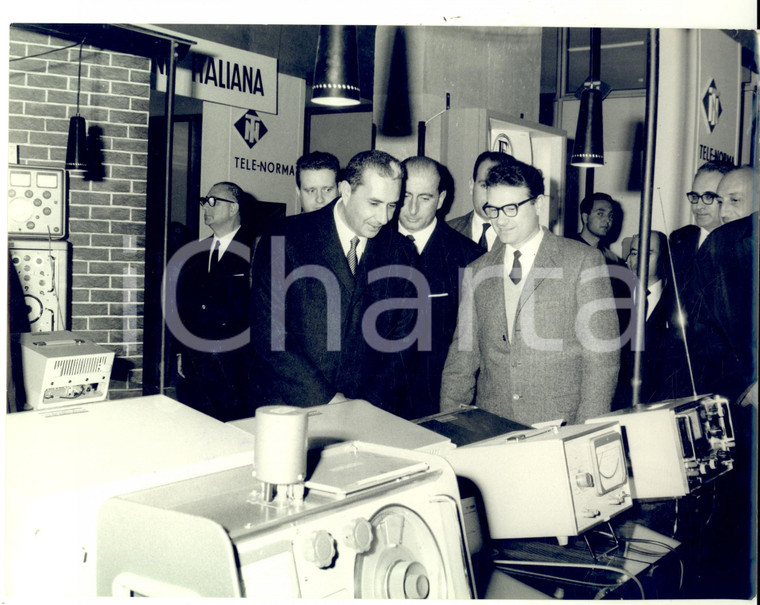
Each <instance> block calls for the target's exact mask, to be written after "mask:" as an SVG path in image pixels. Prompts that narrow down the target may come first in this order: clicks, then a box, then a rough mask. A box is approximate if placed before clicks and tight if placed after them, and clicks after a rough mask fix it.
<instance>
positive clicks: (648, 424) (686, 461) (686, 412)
mask: <svg viewBox="0 0 760 605" xmlns="http://www.w3.org/2000/svg"><path fill="white" fill-rule="evenodd" d="M610 421H616V422H619V423H620V425H621V427H622V430H623V437H624V442H625V445H626V451H627V454H628V459H629V462H630V465H631V470H630V475H631V494H632V496H633V497H634V498H636V499H652V498H677V497H680V496H685V495H686V494H688V493H690V492H692V491H693V490H695V489H697V488H699V487H701V486H702V485H705V484H707V483H710V482H712V481H713V480H714V479H715V478H716V477H719V476H720V475H723V474H724V473H727V472H728V471H729V470H731V469H732V468H733V453H732V450H733V448H734V445H735V441H734V429H733V423H732V421H731V412H730V409H729V404H728V400H727V399H725V398H724V397H720V396H716V395H708V396H704V395H703V396H699V397H684V398H681V399H668V400H666V401H660V402H657V403H651V404H645V405H639V406H636V407H634V408H626V409H623V410H618V411H616V412H612V413H610V414H605V415H604V416H599V417H597V418H591V419H589V420H587V421H586V422H587V423H607V422H610Z"/></svg>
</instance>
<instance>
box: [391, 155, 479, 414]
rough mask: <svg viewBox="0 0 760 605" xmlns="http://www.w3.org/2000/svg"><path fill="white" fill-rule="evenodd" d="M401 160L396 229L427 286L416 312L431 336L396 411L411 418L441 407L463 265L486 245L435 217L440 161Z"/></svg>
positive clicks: (440, 198)
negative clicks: (424, 301)
mask: <svg viewBox="0 0 760 605" xmlns="http://www.w3.org/2000/svg"><path fill="white" fill-rule="evenodd" d="M403 164H404V166H405V168H406V183H405V193H404V205H403V206H402V207H401V211H400V212H399V221H398V222H399V225H398V230H399V232H400V233H401V234H402V235H406V236H407V238H409V239H411V240H412V241H413V242H414V245H415V247H416V248H417V252H418V253H419V255H420V267H419V268H420V271H421V272H422V275H423V276H424V277H425V279H426V280H427V284H428V286H429V287H430V293H429V295H428V301H429V304H430V306H429V307H425V312H423V313H421V316H420V322H421V324H422V325H423V326H424V328H423V329H424V330H426V331H428V333H429V335H430V341H429V344H426V345H425V346H423V345H422V344H421V343H419V342H418V351H417V362H416V373H415V375H414V378H413V379H412V380H411V381H410V383H409V388H408V391H407V394H406V398H405V401H404V404H403V406H402V408H401V409H400V410H399V415H400V416H402V417H404V418H408V419H413V418H420V417H422V416H427V415H429V414H435V413H437V412H438V411H440V393H441V374H442V373H443V364H444V363H445V362H446V354H447V353H448V350H449V345H450V344H451V339H452V337H453V335H454V330H455V329H456V323H457V308H458V306H459V291H460V290H459V289H460V285H461V275H460V274H461V272H462V271H461V270H462V269H464V268H465V267H466V266H467V265H469V264H470V263H471V262H472V261H474V260H475V259H476V258H478V257H479V256H480V255H482V254H483V253H484V252H485V250H484V249H483V248H482V247H480V246H479V245H478V244H476V243H475V242H473V241H472V240H470V238H468V237H465V236H464V235H462V234H461V233H458V232H457V231H455V230H454V229H453V228H451V227H450V226H449V225H447V224H446V223H445V222H444V221H441V220H438V218H437V217H436V213H437V212H438V211H439V210H440V209H441V206H442V205H443V203H444V201H445V199H446V195H447V193H448V192H447V191H446V190H445V189H444V188H443V187H444V185H443V179H442V176H443V170H444V168H443V166H441V165H440V164H439V163H438V162H436V161H435V160H432V159H430V158H427V157H422V156H417V157H411V158H407V159H406V160H404V162H403Z"/></svg>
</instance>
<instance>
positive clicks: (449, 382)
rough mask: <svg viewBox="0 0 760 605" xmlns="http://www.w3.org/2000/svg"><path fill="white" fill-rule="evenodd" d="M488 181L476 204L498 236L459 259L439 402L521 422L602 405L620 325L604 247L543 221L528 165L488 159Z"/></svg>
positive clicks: (578, 416)
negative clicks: (457, 300) (462, 269)
mask: <svg viewBox="0 0 760 605" xmlns="http://www.w3.org/2000/svg"><path fill="white" fill-rule="evenodd" d="M487 188H488V192H487V202H486V204H485V205H484V207H483V208H484V212H485V213H486V215H487V216H488V217H489V219H490V221H491V224H492V225H493V228H494V230H495V231H496V233H497V235H498V237H499V240H500V241H501V242H503V243H504V246H503V247H498V248H494V249H492V250H491V251H490V252H488V253H487V254H485V255H483V256H481V257H480V258H479V259H477V260H476V261H474V262H473V263H472V264H471V265H469V266H468V268H467V270H468V271H469V275H467V276H466V277H465V280H466V281H465V286H464V294H463V299H462V303H461V305H460V308H459V316H458V324H457V333H456V335H455V337H454V340H453V342H452V344H451V347H450V348H449V354H448V357H447V359H446V365H445V368H444V372H443V382H442V387H441V409H442V410H444V411H446V410H453V409H457V408H458V407H460V406H462V405H468V404H471V403H475V404H476V405H477V406H478V407H482V408H483V409H485V410H487V411H490V412H493V413H495V414H498V415H500V416H503V417H505V418H508V419H510V420H513V421H515V422H519V423H522V424H527V425H532V424H535V423H539V422H548V421H553V420H559V419H563V420H565V421H566V422H567V423H568V424H577V423H582V422H583V421H584V420H585V419H586V418H590V417H593V416H595V415H599V414H603V413H605V412H608V411H609V410H610V405H611V401H612V396H613V393H614V390H615V383H616V380H617V375H618V368H619V330H618V320H617V315H616V312H615V305H614V300H613V299H612V289H611V286H610V279H609V270H608V268H607V265H606V263H605V261H604V257H603V256H602V254H601V253H600V252H599V251H598V250H596V249H594V248H591V247H589V246H586V245H582V244H580V243H579V242H575V241H572V240H567V239H564V238H560V237H557V236H555V235H554V234H553V233H551V232H550V231H548V230H546V229H543V228H542V227H541V225H540V223H539V216H540V211H541V209H542V207H543V205H544V204H545V203H547V200H546V198H545V197H544V184H543V177H542V175H541V172H540V171H539V170H537V169H536V168H534V167H532V166H529V165H527V164H524V163H522V162H517V161H515V162H512V163H510V164H506V165H499V166H496V167H494V168H492V169H491V171H490V172H489V173H488V178H487ZM473 398H474V401H473Z"/></svg>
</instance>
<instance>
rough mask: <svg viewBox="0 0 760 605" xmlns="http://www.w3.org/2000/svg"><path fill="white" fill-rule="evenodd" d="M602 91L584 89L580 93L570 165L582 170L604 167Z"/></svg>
mask: <svg viewBox="0 0 760 605" xmlns="http://www.w3.org/2000/svg"><path fill="white" fill-rule="evenodd" d="M602 97H603V95H602V91H601V90H599V89H598V88H586V89H585V90H584V91H583V92H582V93H581V107H580V112H579V113H578V127H577V128H576V130H575V142H574V143H573V153H572V155H571V156H570V163H571V164H572V165H573V166H580V167H582V168H594V167H596V166H604V137H603V135H602V132H603V129H602Z"/></svg>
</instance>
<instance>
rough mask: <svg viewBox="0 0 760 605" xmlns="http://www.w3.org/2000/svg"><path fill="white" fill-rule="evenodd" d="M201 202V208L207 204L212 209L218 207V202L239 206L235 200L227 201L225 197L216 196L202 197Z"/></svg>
mask: <svg viewBox="0 0 760 605" xmlns="http://www.w3.org/2000/svg"><path fill="white" fill-rule="evenodd" d="M200 202H201V206H205V205H206V204H208V205H209V206H211V207H212V208H213V207H214V206H216V203H217V202H228V203H230V204H237V202H236V201H235V200H225V199H224V198H223V197H217V196H215V195H209V196H207V197H201V199H200Z"/></svg>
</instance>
